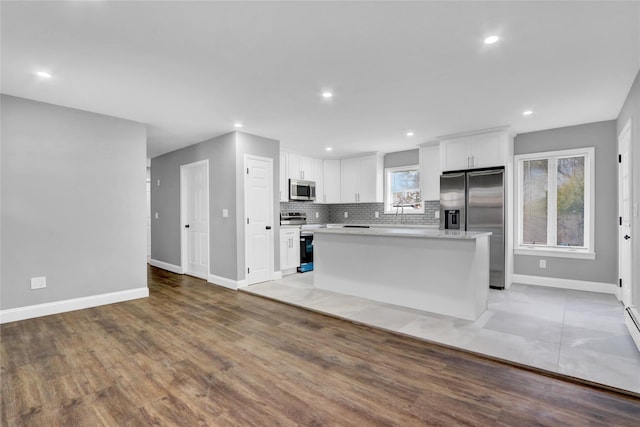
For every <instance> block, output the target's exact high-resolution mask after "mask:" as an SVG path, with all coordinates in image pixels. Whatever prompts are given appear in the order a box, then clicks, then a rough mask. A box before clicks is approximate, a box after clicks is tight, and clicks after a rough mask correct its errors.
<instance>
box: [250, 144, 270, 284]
mask: <svg viewBox="0 0 640 427" xmlns="http://www.w3.org/2000/svg"><path fill="white" fill-rule="evenodd" d="M245 159H246V160H245V162H246V169H247V174H246V176H245V212H246V228H245V233H246V234H245V245H246V251H245V254H246V267H247V284H248V285H251V284H254V283H260V282H266V281H267V280H271V274H272V271H273V189H272V186H273V171H272V168H273V164H272V162H271V161H270V159H263V158H258V157H253V156H247V157H246V158H245Z"/></svg>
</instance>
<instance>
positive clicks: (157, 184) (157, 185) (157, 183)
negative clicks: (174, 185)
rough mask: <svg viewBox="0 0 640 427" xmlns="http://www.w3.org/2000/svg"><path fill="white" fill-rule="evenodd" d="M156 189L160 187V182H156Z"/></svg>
mask: <svg viewBox="0 0 640 427" xmlns="http://www.w3.org/2000/svg"><path fill="white" fill-rule="evenodd" d="M156 187H160V180H159V179H158V180H156Z"/></svg>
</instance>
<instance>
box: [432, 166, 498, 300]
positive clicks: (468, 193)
mask: <svg viewBox="0 0 640 427" xmlns="http://www.w3.org/2000/svg"><path fill="white" fill-rule="evenodd" d="M440 229H443V230H466V231H490V232H491V233H493V234H491V237H490V239H489V242H490V243H489V244H490V258H491V259H490V270H491V271H490V279H489V285H490V286H491V287H492V288H499V289H503V288H504V287H505V214H504V168H496V169H477V170H469V171H458V172H445V173H444V174H442V175H441V176H440Z"/></svg>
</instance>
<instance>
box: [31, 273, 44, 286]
mask: <svg viewBox="0 0 640 427" xmlns="http://www.w3.org/2000/svg"><path fill="white" fill-rule="evenodd" d="M46 287H47V277H46V276H42V277H32V278H31V289H43V288H46Z"/></svg>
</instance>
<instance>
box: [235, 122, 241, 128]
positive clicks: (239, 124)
mask: <svg viewBox="0 0 640 427" xmlns="http://www.w3.org/2000/svg"><path fill="white" fill-rule="evenodd" d="M233 126H234V127H237V128H241V127H242V123H234V124H233Z"/></svg>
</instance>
